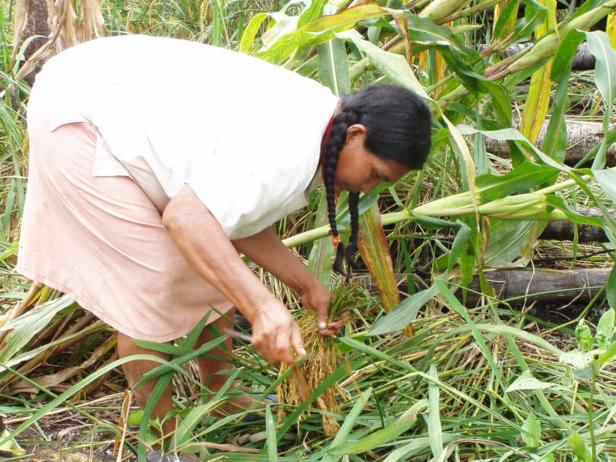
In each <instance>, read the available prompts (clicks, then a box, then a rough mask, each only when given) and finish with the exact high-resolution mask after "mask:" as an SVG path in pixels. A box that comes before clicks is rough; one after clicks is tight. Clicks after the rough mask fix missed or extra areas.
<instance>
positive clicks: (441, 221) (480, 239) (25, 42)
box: [0, 0, 616, 462]
mask: <svg viewBox="0 0 616 462" xmlns="http://www.w3.org/2000/svg"><path fill="white" fill-rule="evenodd" d="M48 5H49V8H48ZM0 7H1V10H0V34H1V35H0V59H1V64H0V66H1V67H0V72H1V74H0V81H1V82H2V85H1V88H2V90H1V91H2V93H1V95H2V98H1V99H0V127H1V131H0V172H1V173H0V175H1V176H0V197H1V198H2V200H1V201H0V271H1V272H2V276H1V278H0V296H1V297H2V299H1V301H0V305H1V306H0V312H1V313H3V314H2V321H1V325H0V342H1V343H0V392H1V393H2V395H1V397H0V400H1V404H0V413H2V415H3V416H4V418H3V424H2V428H1V431H2V432H3V433H2V439H0V452H1V453H2V456H6V457H7V460H45V461H47V460H128V459H130V458H133V457H138V458H139V459H140V460H145V459H146V448H147V446H148V445H149V444H151V443H152V440H153V439H154V438H155V437H154V436H153V433H152V431H151V430H152V429H151V425H153V426H155V425H156V423H155V422H153V423H151V422H150V420H149V419H148V413H149V410H148V409H146V410H145V413H143V414H139V413H135V412H131V411H130V410H129V409H130V405H131V399H130V392H129V391H125V386H126V385H125V383H124V382H123V379H122V378H121V376H120V375H119V374H117V373H115V372H114V371H115V369H116V367H117V366H118V365H119V362H118V360H117V358H116V357H115V355H114V346H115V344H114V342H115V340H114V337H113V335H112V334H113V333H112V332H111V329H110V328H109V327H107V326H105V325H104V324H102V323H101V322H99V321H97V320H96V319H94V318H93V317H92V316H91V315H89V314H87V313H85V312H84V311H82V310H81V309H80V308H79V307H77V306H76V305H75V304H74V303H73V301H72V300H71V299H70V297H68V296H65V295H62V294H58V293H56V292H55V291H53V290H50V289H48V288H45V287H40V286H38V285H33V284H31V282H30V281H26V280H24V279H23V278H20V277H19V276H18V275H17V274H15V273H14V271H13V267H14V264H15V258H16V252H17V247H18V233H19V220H20V215H21V210H22V206H23V199H24V194H25V190H26V182H27V154H28V149H27V136H26V130H25V123H24V114H25V105H26V103H27V98H28V89H29V85H30V84H31V82H32V77H33V75H34V73H35V72H36V69H37V66H38V65H39V64H40V63H41V62H42V61H43V60H44V59H45V58H46V57H47V56H49V55H51V54H53V53H56V52H57V51H59V50H60V49H62V48H65V47H68V46H71V45H72V44H74V43H77V42H79V41H83V40H87V39H91V38H93V37H96V36H100V35H116V34H125V33H144V34H151V35H164V36H172V37H179V38H185V39H189V40H195V41H199V42H205V43H211V44H214V45H217V46H223V47H227V48H231V49H235V50H239V51H242V52H245V53H250V54H254V55H256V56H258V57H260V58H261V59H264V60H267V61H270V62H273V63H276V64H279V65H281V66H284V67H286V68H288V69H292V70H294V71H296V72H298V73H301V74H302V75H306V76H309V77H311V78H315V79H317V80H319V81H321V82H322V83H323V84H325V85H327V86H329V87H330V88H331V89H332V91H334V92H335V93H336V94H343V93H348V92H351V91H354V90H357V89H359V88H362V87H364V86H366V85H369V84H371V83H374V82H391V83H395V84H398V85H402V86H405V87H407V88H411V89H413V90H415V91H417V92H418V93H419V94H421V95H422V96H423V97H424V98H425V99H426V100H427V101H428V103H429V104H430V106H431V109H432V111H433V116H434V122H433V149H432V153H431V155H430V159H429V162H428V165H427V166H426V168H425V169H424V170H422V171H420V172H413V173H410V174H408V175H407V176H406V177H405V178H404V179H402V180H401V181H400V182H398V183H397V184H395V185H384V186H383V187H382V188H380V189H379V190H378V191H376V192H374V193H371V194H368V195H365V196H363V197H362V199H361V205H360V207H361V210H362V211H363V212H364V213H363V215H362V219H361V229H362V239H361V243H360V244H361V245H360V247H361V249H360V250H361V255H362V258H363V261H364V264H363V265H364V266H363V267H362V270H361V271H359V272H358V273H357V274H356V276H355V277H354V278H353V279H352V280H351V281H350V286H346V285H344V284H343V282H342V281H340V280H339V279H337V278H335V277H334V276H332V275H331V274H330V272H329V269H330V267H331V266H330V264H331V256H332V249H331V244H330V243H329V240H328V239H320V238H322V237H324V236H325V235H326V234H327V227H326V226H323V223H325V221H324V206H323V205H324V200H323V197H322V196H323V192H322V191H317V192H315V193H314V195H313V197H312V198H311V204H310V206H309V207H308V209H306V210H303V211H301V212H299V213H296V214H294V215H292V216H290V217H287V218H286V219H285V220H283V221H281V222H280V223H278V224H277V228H278V230H279V232H280V233H281V234H282V235H283V236H285V237H286V241H285V242H286V243H287V244H288V245H289V246H290V247H293V248H294V249H295V251H296V252H298V254H299V255H300V256H302V257H303V258H305V259H306V261H307V264H308V265H309V266H310V268H311V270H313V271H314V272H315V273H317V274H318V275H319V277H320V278H321V279H322V280H323V281H324V282H325V283H326V284H328V285H329V286H330V287H332V290H333V291H334V293H335V294H336V297H337V305H336V310H337V313H338V314H340V313H342V312H345V313H347V314H348V316H349V322H348V323H347V325H346V328H345V330H344V333H343V335H341V336H340V337H339V338H337V339H335V340H332V341H331V342H323V341H319V339H317V340H314V342H313V344H312V349H311V351H310V358H311V359H310V361H308V363H307V364H306V365H305V366H304V367H303V368H302V374H304V376H305V377H307V378H308V379H309V381H310V384H311V387H312V388H313V389H312V390H311V393H310V397H309V399H308V400H307V401H306V402H302V400H297V399H296V400H295V403H293V396H292V395H293V393H295V395H297V390H295V391H294V387H293V383H294V382H293V380H294V379H293V378H292V377H291V375H292V374H291V371H290V370H283V371H279V370H277V368H276V367H273V366H271V365H268V364H266V363H265V362H264V361H263V360H262V359H261V358H259V357H258V356H257V355H256V354H255V352H254V350H253V349H252V348H250V347H249V346H247V345H241V344H239V345H238V346H237V348H236V351H235V361H236V362H237V365H238V371H237V373H236V374H234V375H232V376H231V377H229V384H230V383H231V382H232V381H233V380H236V379H240V380H242V381H243V383H244V384H245V386H247V387H249V388H250V389H252V390H253V391H254V392H255V393H257V394H260V395H262V396H265V395H267V394H269V393H271V392H273V391H275V390H276V389H277V388H278V391H279V394H281V396H286V397H287V398H289V402H290V404H279V405H275V406H272V407H271V408H270V407H268V408H267V410H266V412H265V414H264V415H262V416H261V417H260V418H259V419H257V420H256V421H253V422H246V421H244V420H242V416H241V415H236V416H230V417H227V418H225V419H223V420H221V421H216V420H214V419H213V418H212V417H210V416H209V413H210V412H211V411H212V409H214V408H215V407H216V406H217V405H219V404H220V402H221V401H222V400H224V399H225V398H226V397H228V392H226V391H225V392H221V393H219V394H217V395H216V396H213V397H212V396H211V394H210V393H208V390H206V389H204V388H202V387H200V386H199V384H198V381H197V380H196V378H195V377H196V375H195V371H194V367H193V366H192V365H191V363H190V360H191V359H193V358H194V357H195V356H196V355H197V354H204V353H206V352H207V349H208V348H210V347H211V345H209V346H207V345H206V346H205V347H204V348H202V349H200V350H198V351H196V352H195V351H193V350H192V349H191V345H192V343H191V342H192V336H189V337H187V338H186V339H182V340H180V341H179V342H177V343H176V345H173V346H155V345H151V346H152V347H153V348H161V349H162V348H164V349H166V351H169V352H171V353H172V354H173V359H172V361H170V362H169V363H164V364H161V366H160V368H159V369H157V370H156V372H155V375H157V376H159V377H161V379H160V381H161V383H164V382H165V381H171V380H173V381H174V382H175V384H176V385H177V390H178V393H177V397H176V398H177V403H178V405H179V406H180V408H181V409H182V410H181V412H180V417H181V419H182V425H181V426H180V430H179V431H178V433H177V434H176V436H175V438H174V439H173V441H171V442H168V449H169V450H170V451H177V452H192V453H195V454H196V455H198V457H199V458H200V459H201V460H249V461H256V460H267V461H276V460H281V461H282V460H306V461H321V460H325V461H339V460H340V461H368V460H370V461H372V460H378V461H385V462H394V461H398V460H426V461H427V460H434V461H446V460H456V461H462V460H485V461H505V460H508V461H518V460H519V461H522V460H524V461H527V460H534V461H545V462H549V461H570V460H571V461H572V460H576V461H584V462H587V461H610V460H614V459H615V458H616V456H615V453H616V438H615V437H614V434H615V429H616V368H615V367H614V358H615V357H616V340H615V336H614V334H615V329H614V324H615V322H614V313H615V311H614V309H616V276H615V275H614V274H613V273H612V272H611V267H612V266H613V265H612V263H613V259H614V254H613V251H614V248H615V247H614V245H615V244H616V237H615V236H616V222H615V221H614V215H613V212H612V211H611V210H610V208H611V207H613V205H612V201H613V200H616V186H615V185H616V173H615V172H614V170H613V169H612V168H611V166H612V165H616V162H615V161H614V159H615V157H614V156H615V155H616V153H615V152H614V151H613V148H612V145H613V143H614V141H615V140H616V131H615V130H614V127H613V125H612V122H613V120H614V118H613V117H614V100H615V98H616V52H615V50H614V47H615V46H616V17H615V15H614V11H615V10H616V0H586V1H580V2H575V1H571V2H566V1H564V0H563V1H558V2H557V1H556V0H524V1H520V0H411V1H409V2H402V1H401V0H379V1H377V2H369V1H362V0H356V1H353V2H352V3H350V2H349V1H348V0H330V1H326V0H313V1H307V0H306V1H302V0H292V1H290V2H288V3H284V2H281V1H278V0H276V1H271V0H265V1H263V2H259V1H256V0H230V1H223V0H211V1H198V0H176V1H159V2H157V1H148V2H145V1H126V2H119V1H104V2H102V3H100V4H99V3H98V2H97V1H95V0H82V1H81V2H77V1H76V0H75V2H71V1H68V0H63V1H62V0H61V1H57V2H53V3H51V2H49V3H46V2H38V3H37V2H35V1H16V2H13V1H7V0H2V1H1V2H0ZM41 15H42V16H41ZM45 16H47V18H45ZM45 26H47V28H45ZM48 36H50V37H52V39H51V40H48V39H47V37H48ZM36 50H38V51H36ZM576 54H577V56H576ZM574 58H575V59H574ZM580 59H582V61H584V60H586V61H588V60H590V62H591V64H590V69H586V70H579V68H580V67H584V66H582V65H579V64H575V63H576V60H578V61H577V62H578V63H579V60H580ZM247 78H249V76H247ZM177 85H181V79H178V83H177ZM163 90H164V91H163V92H162V94H161V97H172V95H173V88H168V89H163ZM345 209H346V207H345V202H344V200H342V201H341V203H340V207H339V220H340V222H341V223H342V224H343V227H344V226H345V224H348V218H347V212H346V210H345ZM589 209H592V210H589ZM42 225H43V226H44V218H43V222H42ZM555 229H556V230H559V233H560V234H559V233H556V235H555V234H554V230H555ZM546 230H552V234H549V233H547V234H546ZM593 233H594V234H593ZM589 235H591V236H594V237H593V238H592V239H588V236H589ZM596 236H598V237H596ZM555 237H556V238H557V239H555ZM589 240H590V241H599V242H586V241H589ZM67 245H70V243H69V242H67ZM545 269H550V271H545ZM556 270H559V272H555V271H556ZM255 271H256V272H258V273H259V274H260V275H261V277H262V278H263V280H264V281H265V282H266V284H267V285H268V286H269V287H270V288H271V289H272V291H274V292H275V293H276V294H277V295H278V296H279V297H280V298H281V299H283V300H285V301H286V302H287V303H288V305H289V306H290V307H292V308H293V309H294V310H295V311H296V314H297V316H298V317H299V318H300V319H301V322H302V325H304V326H310V325H311V319H310V317H309V316H310V315H309V314H306V313H305V312H303V311H302V310H301V307H300V306H299V303H298V301H297V300H296V299H295V297H294V296H293V294H292V293H290V292H289V291H288V290H287V289H286V288H285V287H283V286H281V285H280V283H278V282H277V281H275V280H274V279H273V278H271V277H270V276H269V275H268V274H264V273H262V272H261V271H260V270H259V269H258V268H255ZM93 277H96V275H93ZM238 328H240V327H238ZM305 329H308V330H309V329H310V327H306V328H305ZM198 332H199V326H197V327H196V330H195V333H198ZM321 340H322V339H321ZM326 356H327V358H329V359H327V361H326V360H325V359H323V358H325V357H326ZM332 358H333V359H332ZM319 361H323V363H319ZM311 364H312V365H311ZM323 364H325V365H327V367H329V368H330V369H327V368H326V367H322V365H323ZM288 380H291V381H290V382H288ZM285 383H286V384H287V385H284V384H285ZM288 384H291V385H288ZM285 386H286V387H287V388H284V387H285ZM330 387H332V388H330ZM281 390H283V391H281ZM284 390H286V391H284ZM285 393H287V395H285ZM295 397H296V398H297V396H295ZM71 457H73V459H71Z"/></svg>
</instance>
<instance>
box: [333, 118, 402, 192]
mask: <svg viewBox="0 0 616 462" xmlns="http://www.w3.org/2000/svg"><path fill="white" fill-rule="evenodd" d="M366 135H367V132H366V127H364V126H363V125H361V124H356V125H351V126H350V127H349V128H348V129H347V139H346V143H345V145H344V147H343V148H342V149H341V150H340V155H339V157H338V164H337V165H336V173H335V175H334V191H335V192H336V194H338V193H340V191H350V192H360V191H361V192H364V193H367V192H368V191H370V190H371V189H373V188H374V187H375V186H377V185H378V184H379V183H381V182H383V181H389V182H392V183H393V182H395V181H398V180H399V179H400V178H401V177H402V176H403V175H404V174H405V173H407V172H408V171H409V169H408V167H406V166H405V165H403V164H401V163H399V162H396V161H394V160H385V159H381V158H380V157H378V156H376V155H375V154H373V153H372V152H370V151H369V150H368V149H366V148H365V147H364V142H365V140H366Z"/></svg>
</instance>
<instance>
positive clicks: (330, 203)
mask: <svg viewBox="0 0 616 462" xmlns="http://www.w3.org/2000/svg"><path fill="white" fill-rule="evenodd" d="M359 120H360V116H359V114H358V113H357V112H354V111H349V112H345V111H343V112H341V113H340V114H338V115H336V117H334V121H333V125H332V126H331V130H330V132H329V137H328V139H327V140H326V144H325V158H324V170H325V174H324V175H323V176H324V180H325V191H326V194H327V217H328V219H329V226H330V228H331V232H332V236H333V240H334V245H335V246H336V259H335V260H334V271H336V272H337V273H340V274H345V271H344V268H343V259H345V258H344V257H345V252H344V245H343V244H342V242H340V235H339V233H338V226H337V225H336V193H335V192H334V176H335V173H336V166H337V165H338V156H339V154H340V150H341V149H342V148H343V146H344V143H345V142H346V135H347V129H348V128H349V126H351V125H353V124H355V123H358V122H359ZM349 201H350V198H349ZM350 205H351V203H350V202H349V206H350ZM355 211H357V207H355ZM356 218H357V217H356ZM351 221H353V220H351ZM355 221H357V220H355ZM355 247H356V241H355ZM353 253H354V251H353Z"/></svg>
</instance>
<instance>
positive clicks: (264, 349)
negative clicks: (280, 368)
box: [252, 299, 306, 364]
mask: <svg viewBox="0 0 616 462" xmlns="http://www.w3.org/2000/svg"><path fill="white" fill-rule="evenodd" d="M252 344H253V345H254V346H255V348H256V349H257V351H259V353H261V354H262V355H263V357H264V358H265V359H266V360H267V361H269V362H270V363H279V362H283V363H286V364H293V363H295V362H296V361H298V360H300V359H302V358H303V357H305V356H306V350H305V349H304V342H303V340H302V336H301V334H300V332H299V326H298V325H297V322H295V319H293V316H291V313H289V310H287V308H286V307H285V306H284V305H283V304H282V303H280V302H279V301H278V300H276V299H273V300H271V301H269V302H266V303H264V304H262V305H261V306H259V308H258V309H257V310H256V313H255V314H254V316H253V317H252Z"/></svg>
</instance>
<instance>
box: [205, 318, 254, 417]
mask: <svg viewBox="0 0 616 462" xmlns="http://www.w3.org/2000/svg"><path fill="white" fill-rule="evenodd" d="M234 316H235V308H232V309H230V310H229V311H227V313H226V314H225V316H222V317H220V318H218V319H217V320H216V321H214V322H213V323H212V326H213V327H215V329H216V330H217V331H218V333H219V334H220V335H224V331H225V329H232V328H233V323H232V322H231V320H232V319H233V318H234ZM212 330H213V329H210V328H208V327H206V328H205V329H203V332H202V333H201V336H200V337H199V339H198V340H197V345H196V346H195V348H198V347H199V346H201V345H203V344H204V343H207V342H209V341H211V340H213V339H214V338H215V335H214V333H213V332H212ZM232 348H233V339H232V338H228V339H227V340H226V341H225V342H224V343H223V344H221V345H220V347H217V348H215V349H213V350H210V351H209V352H208V355H209V356H214V357H216V358H218V360H215V359H209V358H199V359H198V360H197V363H198V365H199V376H200V379H201V383H202V384H203V385H204V386H206V387H207V388H208V389H209V390H212V391H214V392H216V391H218V390H220V389H221V388H222V386H223V385H224V384H225V382H226V381H227V380H228V378H229V374H225V373H224V372H226V371H231V369H233V363H232V355H231V352H232ZM230 390H231V391H234V387H231V388H230ZM235 391H239V392H241V390H235ZM253 402H254V400H253V399H252V398H251V397H250V396H248V395H240V396H235V397H233V398H232V399H231V400H229V401H227V402H226V403H225V404H224V405H223V406H222V407H221V409H220V410H221V411H222V412H220V413H218V414H234V413H237V412H240V411H243V410H246V409H248V408H249V407H250V406H251V405H252V403H253Z"/></svg>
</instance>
